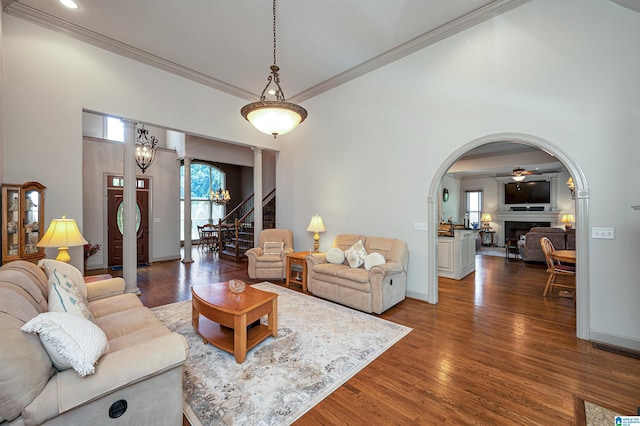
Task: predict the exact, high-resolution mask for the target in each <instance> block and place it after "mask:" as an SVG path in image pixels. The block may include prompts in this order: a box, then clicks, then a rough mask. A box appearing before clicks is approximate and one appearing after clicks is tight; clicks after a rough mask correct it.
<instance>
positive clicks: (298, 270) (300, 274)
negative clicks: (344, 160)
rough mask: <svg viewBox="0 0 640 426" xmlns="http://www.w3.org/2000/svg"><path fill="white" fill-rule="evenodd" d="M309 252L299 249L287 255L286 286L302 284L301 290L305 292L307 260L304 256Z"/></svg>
mask: <svg viewBox="0 0 640 426" xmlns="http://www.w3.org/2000/svg"><path fill="white" fill-rule="evenodd" d="M309 253H310V252H308V251H300V252H297V253H291V254H288V255H287V269H286V273H287V280H286V286H287V287H289V284H291V283H295V284H300V285H301V286H302V291H304V292H305V293H306V292H307V261H306V257H307V255H308V254H309Z"/></svg>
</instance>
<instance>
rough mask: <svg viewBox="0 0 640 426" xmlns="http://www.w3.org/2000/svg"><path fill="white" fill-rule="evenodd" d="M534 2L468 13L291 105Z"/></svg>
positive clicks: (500, 0)
mask: <svg viewBox="0 0 640 426" xmlns="http://www.w3.org/2000/svg"><path fill="white" fill-rule="evenodd" d="M530 1H531V0H495V1H493V2H491V3H489V4H487V5H485V6H482V7H480V8H478V9H476V10H474V11H472V12H469V13H467V14H466V15H463V16H461V17H459V18H456V19H454V20H453V21H449V22H447V23H446V24H443V25H441V26H440V27H438V28H435V29H433V30H431V31H429V32H428V33H424V34H422V35H420V36H418V37H416V38H414V39H413V40H409V41H408V42H406V43H404V44H401V45H400V46H397V47H395V48H393V49H391V50H389V51H387V52H385V53H383V54H381V55H378V56H376V57H375V58H372V59H369V60H368V61H365V62H363V63H361V64H360V65H356V66H355V67H353V68H351V69H348V70H347V71H344V72H342V73H340V74H338V75H336V76H334V77H332V78H330V79H328V80H325V81H323V82H322V83H319V84H316V85H315V86H312V87H310V88H309V89H307V90H304V91H302V92H300V93H298V94H296V95H294V96H291V97H290V98H289V101H290V102H302V101H304V100H306V99H309V98H312V97H314V96H316V95H319V94H320V93H323V92H326V91H328V90H331V89H333V88H335V87H338V86H340V85H342V84H344V83H347V82H348V81H351V80H353V79H356V78H358V77H360V76H362V75H364V74H367V73H369V72H371V71H373V70H375V69H377V68H380V67H383V66H385V65H387V64H390V63H392V62H395V61H397V60H399V59H401V58H404V57H405V56H408V55H410V54H412V53H414V52H417V51H418V50H422V49H424V48H425V47H428V46H431V45H432V44H435V43H437V42H439V41H441V40H444V39H445V38H447V37H451V36H453V35H455V34H457V33H459V32H462V31H464V30H466V29H468V28H471V27H473V26H474V25H477V24H479V23H481V22H484V21H486V20H489V19H491V18H493V17H495V16H498V15H500V14H502V13H505V12H507V11H509V10H512V9H515V8H516V7H519V6H522V5H523V4H526V3H529V2H530Z"/></svg>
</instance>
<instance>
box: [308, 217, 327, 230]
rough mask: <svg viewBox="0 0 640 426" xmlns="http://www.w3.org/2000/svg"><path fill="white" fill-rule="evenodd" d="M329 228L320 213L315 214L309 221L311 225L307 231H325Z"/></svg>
mask: <svg viewBox="0 0 640 426" xmlns="http://www.w3.org/2000/svg"><path fill="white" fill-rule="evenodd" d="M326 230H327V229H326V228H325V227H324V222H322V218H321V217H320V215H315V216H313V217H312V218H311V222H310V223H309V227H308V228H307V231H309V232H315V233H318V232H324V231H326Z"/></svg>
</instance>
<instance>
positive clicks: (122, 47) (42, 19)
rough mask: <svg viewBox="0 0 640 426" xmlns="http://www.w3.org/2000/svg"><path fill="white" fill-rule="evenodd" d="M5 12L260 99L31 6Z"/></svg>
mask: <svg viewBox="0 0 640 426" xmlns="http://www.w3.org/2000/svg"><path fill="white" fill-rule="evenodd" d="M6 12H7V14H9V15H11V16H15V17H17V18H21V19H24V20H25V21H29V22H32V23H34V24H36V25H40V26H42V27H45V28H48V29H51V30H54V31H57V32H60V33H63V34H66V35H68V36H69V37H73V38H75V39H77V40H80V41H83V42H85V43H89V44H91V45H94V46H96V47H99V48H101V49H105V50H108V51H110V52H112V53H116V54H118V55H121V56H124V57H127V58H129V59H133V60H135V61H138V62H142V63H143V64H146V65H150V66H152V67H155V68H158V69H161V70H163V71H166V72H169V73H172V74H175V75H178V76H180V77H184V78H186V79H189V80H192V81H195V82H196V83H200V84H203V85H205V86H209V87H211V88H214V89H217V90H220V91H222V92H225V93H228V94H230V95H233V96H237V97H239V98H243V99H246V100H255V99H256V98H258V97H259V96H258V95H257V94H255V93H251V92H248V91H246V90H243V89H241V88H239V87H236V86H233V85H231V84H228V83H225V82H224V81H221V80H218V79H216V78H213V77H211V76H208V75H206V74H203V73H201V72H198V71H195V70H192V69H191V68H188V67H185V66H183V65H180V64H177V63H175V62H172V61H169V60H167V59H164V58H161V57H160V56H156V55H154V54H152V53H149V52H146V51H144V50H141V49H138V48H135V47H133V46H130V45H128V44H125V43H122V42H119V41H117V40H114V39H112V38H110V37H106V36H104V35H102V34H98V33H96V32H94V31H91V30H88V29H86V28H84V27H81V26H79V25H75V24H72V23H71V22H68V21H65V20H64V19H60V18H57V17H55V16H52V15H49V14H48V13H44V12H41V11H39V10H37V9H34V8H32V7H30V6H26V5H23V4H21V3H12V4H10V5H9V6H8V7H7V9H6Z"/></svg>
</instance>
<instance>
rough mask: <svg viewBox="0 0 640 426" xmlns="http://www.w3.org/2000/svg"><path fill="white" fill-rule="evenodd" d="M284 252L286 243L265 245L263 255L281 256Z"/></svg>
mask: <svg viewBox="0 0 640 426" xmlns="http://www.w3.org/2000/svg"><path fill="white" fill-rule="evenodd" d="M283 251H284V243H283V242H279V243H275V242H273V243H269V242H267V243H264V249H263V250H262V254H281V253H282V252H283Z"/></svg>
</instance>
